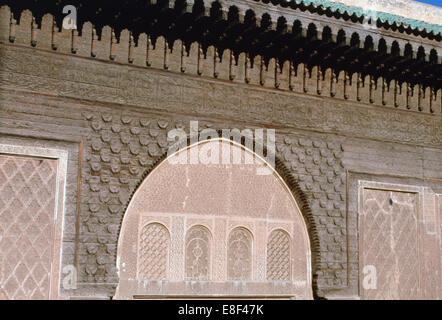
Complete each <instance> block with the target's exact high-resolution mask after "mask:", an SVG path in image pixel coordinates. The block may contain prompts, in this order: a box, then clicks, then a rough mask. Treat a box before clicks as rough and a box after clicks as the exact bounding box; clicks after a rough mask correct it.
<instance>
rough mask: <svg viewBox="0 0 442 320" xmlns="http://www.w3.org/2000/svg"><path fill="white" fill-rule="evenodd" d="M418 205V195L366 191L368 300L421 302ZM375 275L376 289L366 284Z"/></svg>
mask: <svg viewBox="0 0 442 320" xmlns="http://www.w3.org/2000/svg"><path fill="white" fill-rule="evenodd" d="M417 202H418V201H417V194H416V193H411V192H394V191H388V190H375V189H364V192H363V204H362V205H363V206H362V210H363V212H362V214H361V216H360V227H361V229H360V237H361V248H360V254H361V262H362V263H361V266H360V268H361V280H362V281H361V293H362V297H363V298H364V299H370V300H380V299H416V298H418V296H419V252H418V248H419V246H418V217H417V209H418V208H417ZM370 268H371V269H370ZM364 270H365V273H364ZM373 271H374V272H375V275H376V281H375V286H373V285H372V284H371V285H367V284H365V283H364V277H366V276H367V275H368V276H373V274H369V273H373Z"/></svg>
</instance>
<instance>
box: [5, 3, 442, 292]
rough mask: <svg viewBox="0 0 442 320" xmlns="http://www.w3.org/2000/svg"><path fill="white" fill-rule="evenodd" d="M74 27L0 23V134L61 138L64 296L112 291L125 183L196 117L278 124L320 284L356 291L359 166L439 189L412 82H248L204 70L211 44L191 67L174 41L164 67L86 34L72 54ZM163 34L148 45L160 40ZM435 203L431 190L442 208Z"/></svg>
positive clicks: (432, 126) (44, 140) (439, 135)
mask: <svg viewBox="0 0 442 320" xmlns="http://www.w3.org/2000/svg"><path fill="white" fill-rule="evenodd" d="M2 10H3V9H2ZM2 14H3V13H2ZM2 23H3V22H2ZM63 32H66V31H63ZM42 34H43V33H42ZM48 37H49V36H48ZM63 37H65V38H66V39H64V40H63ZM69 37H70V35H69V34H65V33H63V34H62V35H61V37H60V43H59V47H58V49H57V51H55V50H52V49H51V47H50V43H51V39H50V38H45V37H42V39H41V40H42V41H41V42H39V44H38V45H37V48H32V47H30V46H29V44H28V43H27V42H26V41H25V40H23V38H18V41H16V42H15V43H14V44H11V43H9V42H8V41H7V40H5V38H4V37H3V35H2V38H1V44H0V135H1V139H2V140H1V142H2V143H10V144H36V143H38V144H40V145H42V146H45V145H46V146H49V145H58V146H61V147H62V148H63V149H67V150H69V159H68V171H67V175H66V209H65V215H66V218H65V227H64V228H65V229H64V231H63V232H64V233H63V235H64V236H63V243H62V246H63V248H64V249H63V256H62V263H63V265H64V266H66V265H70V264H74V265H76V267H77V268H78V286H77V289H75V290H65V289H61V295H62V296H63V297H71V296H74V297H75V296H77V297H85V296H90V297H95V298H100V297H111V296H113V295H114V293H115V288H116V286H117V284H118V275H117V272H116V247H117V242H118V235H119V231H120V228H121V222H122V219H123V215H124V212H125V209H126V207H127V205H128V202H129V200H130V198H131V195H132V194H133V193H134V191H135V190H136V188H137V187H138V186H139V185H140V183H141V182H142V180H143V178H144V175H143V173H144V172H146V171H147V170H149V168H151V166H152V165H154V164H155V163H157V162H158V161H159V160H161V159H162V157H163V156H164V154H165V153H166V151H167V149H168V147H169V145H170V142H168V140H167V132H168V131H169V130H171V129H174V128H182V129H184V130H185V131H186V132H189V121H191V120H198V121H199V125H200V129H204V128H214V129H223V128H239V129H245V128H251V129H253V128H273V129H275V130H276V155H277V158H278V159H279V161H280V162H281V164H282V167H284V168H285V170H286V171H288V172H289V174H290V175H291V176H292V177H293V178H294V179H295V180H296V183H297V186H298V187H299V190H300V194H301V195H302V199H303V200H304V203H303V204H300V206H301V207H302V208H301V209H302V210H301V211H303V214H304V216H305V219H306V221H310V225H308V228H309V232H310V240H313V241H311V246H312V248H311V251H312V259H313V261H312V271H313V275H312V277H313V286H314V292H315V295H317V296H319V297H328V298H333V297H358V296H360V289H359V256H358V252H359V249H360V247H359V246H358V222H357V203H358V202H357V196H352V194H351V192H352V191H351V190H356V192H357V186H356V185H355V184H354V182H353V179H356V178H354V177H356V176H357V175H358V174H363V175H366V176H364V178H365V179H368V180H370V179H378V178H379V177H388V179H399V180H400V181H402V182H404V183H409V184H412V185H418V186H427V187H430V188H432V190H433V191H434V192H435V193H439V194H440V193H442V130H441V128H442V116H441V97H440V91H439V92H438V93H437V96H435V97H432V96H431V95H430V94H427V95H425V97H426V98H425V99H427V100H425V101H424V102H419V104H420V106H422V111H419V109H418V97H417V95H414V96H413V97H411V100H409V99H407V97H406V94H405V92H406V91H407V90H402V95H401V94H399V93H397V94H393V92H392V91H391V90H390V91H388V92H387V91H382V90H379V89H380V88H382V87H383V86H382V85H378V86H376V87H377V88H378V90H371V89H370V88H375V87H374V86H373V87H372V86H371V85H365V86H364V87H358V86H356V85H355V84H356V83H357V81H356V79H355V80H354V81H353V82H352V83H353V85H352V86H350V87H346V81H344V80H343V79H345V77H344V78H339V79H340V80H337V82H336V83H334V82H332V81H331V78H330V77H331V75H328V76H326V78H325V79H326V80H325V81H324V88H326V89H327V90H329V91H328V92H329V93H330V92H333V94H332V95H330V94H327V95H326V94H322V95H319V94H312V93H315V92H317V90H318V83H319V85H322V83H321V82H320V81H316V80H315V79H314V78H309V77H307V78H306V77H305V75H304V76H303V71H302V69H300V71H299V72H298V73H297V76H293V78H292V79H293V81H294V82H293V84H294V85H295V87H296V86H298V87H297V88H298V89H296V90H293V91H291V90H288V89H289V86H290V84H291V82H290V81H291V80H289V78H290V77H289V75H290V74H289V72H288V69H285V70H286V71H287V72H286V73H285V77H286V78H285V79H286V81H285V82H281V83H283V84H282V85H281V86H280V87H279V88H275V85H274V83H275V77H274V73H272V72H269V77H270V78H268V79H267V81H265V83H267V84H268V85H259V81H260V77H261V79H262V75H260V74H259V72H258V69H254V71H252V73H251V77H252V79H255V80H254V81H251V82H250V83H249V84H247V83H246V82H245V81H243V80H241V81H239V80H238V79H240V78H241V77H243V76H244V74H243V72H245V71H244V70H246V69H243V68H242V67H241V68H238V73H239V75H240V76H238V77H237V78H235V79H236V80H232V81H230V80H228V79H229V65H228V64H223V65H220V66H219V68H220V69H219V70H220V75H222V76H219V77H218V79H215V78H214V77H212V76H211V74H212V73H213V72H212V70H213V66H210V65H209V61H213V60H211V59H213V58H210V57H209V58H207V63H205V64H204V65H202V68H206V69H204V70H206V71H205V72H203V73H202V75H201V76H198V72H197V69H198V68H200V67H201V66H200V65H199V64H198V60H197V58H196V56H197V55H198V52H197V50H196V49H197V48H194V49H192V50H194V51H192V52H193V53H191V54H190V58H193V60H192V59H190V58H189V64H188V65H187V71H186V72H181V71H180V61H181V60H180V58H179V54H178V55H175V56H174V55H173V53H171V54H170V55H169V60H168V61H169V64H170V66H169V67H168V70H165V69H164V67H163V64H164V57H162V56H159V55H154V56H153V58H152V59H153V61H152V67H151V68H147V67H145V58H144V53H145V51H144V50H141V49H140V51H139V55H136V54H135V58H134V59H135V61H138V62H136V63H133V64H129V63H127V57H122V56H121V55H119V56H118V58H117V59H116V61H108V60H105V59H100V54H101V53H100V52H104V53H103V56H104V55H105V52H106V50H107V49H105V48H104V49H102V51H100V50H101V49H100V46H98V47H97V58H92V57H90V52H89V51H88V50H90V46H89V45H88V44H85V43H83V42H79V48H78V52H77V54H75V55H74V54H72V53H71V48H70V45H71V43H70V40H69V39H70V38H69ZM20 39H22V40H20ZM63 41H64V42H63ZM158 41H159V42H157V44H156V46H157V48H159V47H160V45H161V41H163V45H164V40H161V39H160V40H158ZM40 43H41V44H42V45H41V46H40ZM63 46H65V47H63ZM178 48H179V46H178ZM121 50H123V49H121ZM195 50H196V51H195ZM136 52H138V51H136ZM161 52H164V51H163V50H161ZM173 52H175V53H177V52H178V53H179V52H180V51H179V50H174V51H173ZM137 59H138V60H137ZM155 59H156V60H155ZM192 61H193V62H192ZM223 61H228V59H225V60H223ZM192 68H193V69H194V72H190V71H189V70H191V69H192ZM299 68H303V66H299ZM253 72H255V73H253ZM241 75H242V76H241ZM283 75H284V73H283ZM313 75H314V73H313ZM327 77H329V78H327ZM243 78H244V77H243ZM281 79H284V78H283V76H282V78H281ZM327 79H329V80H330V81H327ZM276 80H277V79H276ZM332 83H333V85H334V84H336V86H335V87H333V85H332ZM327 86H328V87H327ZM358 88H359V89H358ZM334 90H335V91H336V92H335V91H334ZM358 90H360V91H358ZM323 92H325V89H323ZM383 92H384V94H383ZM398 92H399V91H398ZM386 93H387V94H386ZM347 94H348V95H349V97H347V98H346V97H345V96H346V95H347ZM429 97H431V98H429ZM359 98H360V99H359ZM370 99H372V100H373V101H374V103H371V102H370ZM383 99H385V103H382V101H383ZM412 99H414V100H412ZM358 100H360V101H358ZM410 101H411V102H410ZM395 103H397V107H395ZM407 103H411V104H410V105H411V106H412V107H411V108H407ZM430 109H431V110H433V112H430ZM386 179H387V178H386ZM441 203H442V202H441V200H440V196H439V208H442V207H441ZM435 207H436V206H435ZM440 210H442V209H440ZM437 219H439V220H440V213H439V216H438V217H437ZM439 223H440V222H439ZM312 230H314V231H315V232H313V231H312ZM313 234H314V236H313ZM439 244H440V242H439ZM146 250H149V248H146ZM436 251H437V250H436ZM438 254H439V255H440V246H439V252H438ZM147 272H151V271H147ZM438 272H439V278H440V271H438ZM157 273H158V272H157Z"/></svg>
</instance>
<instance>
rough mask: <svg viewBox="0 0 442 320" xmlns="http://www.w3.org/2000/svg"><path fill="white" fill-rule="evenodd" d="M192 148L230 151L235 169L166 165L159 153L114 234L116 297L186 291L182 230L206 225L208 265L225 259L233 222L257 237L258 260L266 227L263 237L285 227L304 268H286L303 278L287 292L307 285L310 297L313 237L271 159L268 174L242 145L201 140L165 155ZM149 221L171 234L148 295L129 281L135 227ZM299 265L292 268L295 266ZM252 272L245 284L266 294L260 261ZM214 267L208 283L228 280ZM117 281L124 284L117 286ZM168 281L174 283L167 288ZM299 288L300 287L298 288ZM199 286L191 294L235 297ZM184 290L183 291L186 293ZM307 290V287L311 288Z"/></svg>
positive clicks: (303, 207)
mask: <svg viewBox="0 0 442 320" xmlns="http://www.w3.org/2000/svg"><path fill="white" fill-rule="evenodd" d="M197 145H198V146H199V147H201V148H202V147H204V146H209V145H211V146H215V145H216V146H219V147H220V148H230V149H231V150H233V149H241V157H242V158H241V159H242V160H241V163H240V164H235V163H233V164H227V165H225V164H222V161H221V160H220V164H201V163H198V164H191V163H186V164H171V163H170V157H169V158H167V154H165V155H163V156H162V157H161V158H160V159H159V160H158V161H157V163H156V164H155V165H154V166H153V167H152V168H151V169H149V170H147V171H146V172H145V173H144V175H143V177H142V179H141V181H140V183H139V185H138V187H137V188H136V190H135V192H134V193H133V195H132V196H131V198H130V201H129V203H128V205H127V208H126V210H125V215H124V217H123V222H122V225H121V228H120V233H119V241H118V250H117V269H118V271H119V278H120V285H119V289H118V290H117V295H116V297H117V298H118V297H119V298H129V297H128V296H127V295H126V296H123V295H122V294H121V293H122V291H129V292H130V293H131V294H132V295H143V294H146V297H147V296H149V295H153V294H155V293H156V292H157V291H158V292H159V291H161V292H167V294H168V295H169V294H170V295H172V296H173V295H174V294H178V291H177V292H176V293H175V291H174V290H175V289H177V288H179V287H180V284H179V283H180V282H181V285H182V286H184V287H185V286H186V284H185V282H186V281H185V277H184V261H183V258H184V256H183V248H181V247H183V246H184V242H185V230H186V228H187V227H188V226H189V225H191V224H195V223H198V224H203V225H205V226H207V227H208V228H209V229H210V231H211V232H212V233H213V235H214V240H215V243H216V244H217V246H218V247H217V249H215V251H214V255H215V256H214V257H213V259H225V258H226V257H225V256H224V257H223V253H222V251H223V249H227V248H226V246H227V241H226V236H227V233H228V230H229V229H230V228H231V227H232V226H234V225H236V224H238V223H241V222H244V223H245V224H246V225H248V226H251V228H252V230H251V232H252V235H253V236H254V237H257V235H260V234H262V232H263V231H264V234H263V237H262V240H261V242H262V243H261V244H259V243H258V244H257V246H256V248H254V250H257V251H254V254H256V255H258V256H259V255H260V254H261V253H260V252H258V251H259V250H260V249H259V248H260V246H261V247H262V248H264V251H263V252H262V253H263V256H264V257H265V247H266V241H267V240H266V239H267V229H268V230H269V231H268V232H271V230H272V229H273V228H274V225H275V224H278V223H279V224H281V225H284V224H285V225H286V226H287V225H289V226H290V228H291V230H292V234H293V241H297V242H298V243H297V244H296V246H297V248H298V249H299V250H297V253H298V254H301V255H304V258H303V259H304V260H305V261H306V265H305V268H304V266H302V268H304V269H303V270H304V271H302V272H300V271H299V270H296V272H295V270H293V272H294V274H295V273H296V274H302V273H304V276H301V278H299V279H297V278H296V274H295V276H294V279H293V280H294V281H293V283H292V285H293V286H292V287H293V288H295V287H296V286H301V287H302V285H306V284H307V285H308V288H309V290H310V296H311V291H312V279H311V277H312V274H315V269H314V268H315V266H316V265H317V257H318V252H317V251H315V250H317V241H318V237H317V232H316V228H315V226H314V224H313V219H312V216H311V211H310V209H309V206H308V203H307V201H306V197H305V195H304V194H303V193H302V191H301V190H300V188H299V186H298V184H297V182H296V180H295V178H294V177H293V176H292V175H291V174H290V171H289V170H288V169H287V168H286V167H285V166H284V164H283V163H282V162H281V161H280V160H279V159H278V158H277V157H276V159H275V166H274V168H273V166H270V165H269V164H267V163H266V162H265V161H264V159H262V158H260V157H259V156H257V155H256V154H255V153H253V152H252V151H250V150H249V149H247V148H246V147H244V146H243V145H242V144H237V143H235V142H233V141H230V140H226V139H212V140H205V141H202V142H199V143H197V144H194V145H192V146H190V147H188V148H186V149H181V150H180V151H178V152H177V153H176V154H174V155H172V156H177V155H179V154H180V153H181V155H182V153H187V155H188V156H189V155H190V152H191V150H192V148H195V147H196V146H197ZM220 150H221V149H220ZM246 155H252V156H253V159H255V161H254V164H244V159H245V156H246ZM189 158H190V156H189V157H188V159H189ZM220 159H221V156H220ZM258 167H259V168H262V167H267V168H269V169H270V170H269V173H268V174H264V175H263V174H256V172H257V168H258ZM149 220H152V221H156V222H158V221H161V223H163V224H164V225H165V226H166V227H167V228H168V229H169V230H170V232H171V249H170V252H169V254H170V261H171V262H170V270H169V272H168V274H170V278H169V279H168V280H167V281H166V282H165V283H162V284H158V283H156V284H155V285H151V288H153V287H155V288H156V289H155V288H153V289H151V290H150V289H147V290H144V289H145V288H146V287H149V283H150V281H149V279H137V278H136V274H137V270H136V268H137V267H136V261H137V252H138V248H137V243H138V240H137V239H138V236H137V235H138V233H139V226H140V225H145V224H146V223H147V222H148V221H149ZM258 238H259V236H258ZM223 242H224V243H223ZM225 251H226V250H225ZM264 259H265V258H264ZM258 260H259V259H258ZM301 260H302V259H301ZM299 265H300V264H297V266H299ZM301 265H302V264H301ZM254 266H256V268H257V269H256V270H253V276H252V279H251V281H252V282H255V283H263V284H262V286H261V289H260V290H259V291H260V292H262V293H264V292H265V291H269V288H270V287H272V286H274V284H268V283H267V284H265V283H264V282H265V281H266V280H265V261H255V263H254ZM217 268H218V269H217ZM220 268H221V267H218V266H217V264H214V270H213V279H214V280H216V281H218V282H220V281H221V282H222V281H225V282H226V283H227V282H228V279H223V273H225V272H224V271H225V270H221V269H222V268H221V269H220ZM261 269H262V270H261ZM312 269H313V270H312ZM312 271H313V272H312ZM224 277H225V275H224ZM295 282H297V283H295ZM123 283H125V284H124V285H123ZM174 283H175V285H173V284H174ZM300 283H301V285H299V284H300ZM302 283H303V284H302ZM123 286H124V290H123V289H122V287H123ZM205 286H206V287H205V289H201V290H202V291H201V292H199V294H220V293H221V294H240V295H241V293H239V292H231V290H230V289H229V288H228V287H229V285H228V284H226V285H224V286H223V287H222V288H220V287H215V286H211V285H210V284H205ZM184 287H183V290H184V291H185V292H187V291H186V288H184ZM140 288H141V289H140ZM313 289H315V286H314V285H313ZM192 290H193V289H192ZM241 290H243V291H244V290H245V291H244V292H242V293H243V294H245V293H246V292H247V293H248V294H252V295H253V294H257V293H256V292H253V290H251V291H250V290H249V289H248V288H245V289H241ZM263 291H264V292H263ZM295 291H296V290H295ZM307 291H308V290H307ZM180 292H182V291H180ZM192 292H193V291H192ZM197 293H198V292H197ZM194 294H195V293H194ZM284 294H289V292H284ZM294 296H295V297H296V296H299V297H301V296H303V294H294ZM307 296H308V294H307ZM305 297H306V296H304V298H305Z"/></svg>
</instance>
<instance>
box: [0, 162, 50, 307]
mask: <svg viewBox="0 0 442 320" xmlns="http://www.w3.org/2000/svg"><path fill="white" fill-rule="evenodd" d="M57 162H58V160H54V159H43V158H31V157H20V156H6V155H0V299H49V295H50V289H51V288H50V287H51V265H52V261H53V256H52V255H53V249H54V247H53V246H54V243H53V240H54V223H55V221H54V210H55V195H56V180H57V179H56V177H57Z"/></svg>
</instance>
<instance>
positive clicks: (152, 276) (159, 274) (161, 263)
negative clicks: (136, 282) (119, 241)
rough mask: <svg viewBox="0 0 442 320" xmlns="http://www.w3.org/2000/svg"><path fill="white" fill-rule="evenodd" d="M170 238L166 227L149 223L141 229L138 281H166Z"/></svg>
mask: <svg viewBox="0 0 442 320" xmlns="http://www.w3.org/2000/svg"><path fill="white" fill-rule="evenodd" d="M169 247H170V237H169V232H168V231H167V229H166V227H164V226H163V225H161V224H159V223H151V224H148V225H146V226H144V227H143V230H142V231H141V237H140V252H139V256H138V257H139V258H138V259H139V260H138V279H140V280H165V279H167V269H168V259H169Z"/></svg>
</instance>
